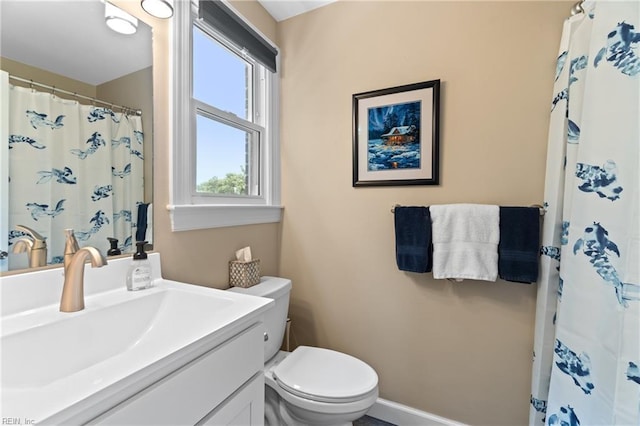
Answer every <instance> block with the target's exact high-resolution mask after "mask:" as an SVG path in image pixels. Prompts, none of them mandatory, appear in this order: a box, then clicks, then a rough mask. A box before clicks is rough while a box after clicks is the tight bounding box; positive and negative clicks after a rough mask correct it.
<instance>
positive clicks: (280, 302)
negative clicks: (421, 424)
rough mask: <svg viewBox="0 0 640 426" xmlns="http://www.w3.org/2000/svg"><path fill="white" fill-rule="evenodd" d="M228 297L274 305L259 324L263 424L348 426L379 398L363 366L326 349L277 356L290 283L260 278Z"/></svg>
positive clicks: (371, 373) (374, 378) (373, 379)
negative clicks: (269, 301)
mask: <svg viewBox="0 0 640 426" xmlns="http://www.w3.org/2000/svg"><path fill="white" fill-rule="evenodd" d="M229 291H235V292H238V293H244V294H250V295H253V296H261V297H268V298H270V299H274V300H275V306H274V307H272V308H271V309H269V310H268V311H267V312H266V314H265V318H264V322H265V326H266V332H267V336H268V339H267V340H266V341H265V365H264V372H265V373H264V374H265V382H266V388H265V424H266V425H269V426H281V425H296V426H297V425H350V424H351V422H352V421H353V420H355V419H357V418H360V417H362V416H363V415H364V414H365V413H366V412H367V411H368V410H369V408H371V406H372V405H373V404H374V403H375V401H376V399H377V398H378V375H377V374H376V372H375V370H374V369H373V368H371V367H370V366H369V365H367V364H365V363H364V362H363V361H361V360H359V359H357V358H354V357H352V356H350V355H346V354H343V353H340V352H336V351H332V350H329V349H321V348H314V347H309V346H300V347H298V348H297V349H296V350H294V351H293V352H284V351H279V349H280V346H281V345H282V339H283V337H284V330H285V325H286V321H287V312H288V310H289V294H290V292H291V280H288V279H285V278H276V277H262V279H261V281H260V284H256V285H254V286H252V287H249V288H240V287H232V288H231V289H229Z"/></svg>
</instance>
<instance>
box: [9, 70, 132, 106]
mask: <svg viewBox="0 0 640 426" xmlns="http://www.w3.org/2000/svg"><path fill="white" fill-rule="evenodd" d="M9 78H12V79H14V80H17V81H21V82H23V83H29V85H30V87H31V88H32V89H33V86H38V87H42V88H44V89H47V90H51V94H52V95H55V94H56V92H58V93H64V94H66V95H71V96H73V97H75V98H82V99H86V100H88V101H91V102H98V103H101V104H104V105H109V106H110V107H111V108H112V109H113V108H114V107H115V108H118V109H121V110H122V111H123V112H124V113H125V114H134V115H137V116H142V110H139V109H135V108H129V107H127V106H122V105H116V104H114V103H111V102H106V101H101V100H100V99H97V98H91V97H89V96H84V95H79V94H78V93H75V92H70V91H68V90H63V89H58V88H56V87H55V86H49V85H48V84H42V83H37V82H35V81H33V80H27V79H26V78H22V77H18V76H15V75H11V74H9Z"/></svg>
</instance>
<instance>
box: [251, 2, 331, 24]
mask: <svg viewBox="0 0 640 426" xmlns="http://www.w3.org/2000/svg"><path fill="white" fill-rule="evenodd" d="M258 1H259V2H260V4H262V6H263V7H264V8H265V9H267V12H269V14H270V15H271V16H273V18H274V19H275V20H276V21H278V22H280V21H284V20H285V19H288V18H291V17H293V16H296V15H300V14H301V13H305V12H308V11H310V10H313V9H317V8H319V7H322V6H326V5H327V4H329V3H333V2H334V1H336V0H258Z"/></svg>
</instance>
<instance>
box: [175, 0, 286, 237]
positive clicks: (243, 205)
mask: <svg viewBox="0 0 640 426" xmlns="http://www.w3.org/2000/svg"><path fill="white" fill-rule="evenodd" d="M225 4H226V5H227V6H229V8H231V9H232V10H233V11H234V12H236V13H237V11H236V10H235V9H233V7H232V6H231V5H230V4H228V3H227V2H225ZM174 7H175V14H174V17H173V21H174V23H173V27H172V40H173V42H172V44H171V54H170V57H171V63H172V64H173V67H172V76H171V77H172V78H171V86H172V87H171V89H172V91H171V101H170V104H171V105H172V111H171V115H172V117H173V121H172V126H171V128H172V134H173V140H172V142H171V145H170V154H169V161H170V164H171V167H170V172H171V176H170V179H169V180H170V182H169V205H167V209H168V210H169V214H170V217H171V230H172V231H174V232H175V231H188V230H194V229H207V228H219V227H227V226H240V225H252V224H261V223H275V222H280V220H281V218H282V206H281V205H280V144H279V134H280V127H279V122H278V116H279V106H280V105H279V92H280V87H279V74H274V75H273V78H269V79H267V84H269V85H270V87H269V88H268V90H270V97H269V98H270V102H271V105H270V107H271V108H266V110H265V112H266V115H267V116H266V117H265V120H266V121H265V122H266V123H269V125H268V126H267V131H266V132H265V140H264V141H261V146H262V149H263V153H262V163H261V164H260V167H261V179H262V180H263V184H262V191H263V193H262V194H261V195H260V197H237V196H236V197H233V196H197V195H194V194H193V193H192V188H191V181H192V176H194V173H195V152H194V147H195V144H194V143H193V142H188V143H185V142H184V141H192V139H191V138H192V135H195V114H194V113H193V112H192V111H193V108H194V105H192V103H191V99H190V98H191V84H192V82H191V46H190V43H189V37H191V36H189V37H184V34H186V33H190V32H191V31H192V27H191V25H192V22H191V2H188V1H185V2H182V1H179V2H175V3H174ZM237 14H238V16H241V15H240V14H239V13H237ZM247 23H248V22H247ZM248 24H249V25H251V24H250V23H248ZM251 26H252V25H251ZM252 28H253V29H254V30H255V31H256V32H258V34H260V35H261V36H262V37H264V38H265V40H268V41H269V42H270V43H271V44H272V45H274V46H275V44H274V43H273V42H271V41H270V40H269V39H268V38H267V37H265V36H264V35H263V34H262V33H261V32H260V31H259V30H258V29H257V28H255V27H254V26H252ZM277 60H278V61H279V57H278V58H277ZM279 65H280V64H278V67H279ZM179 123H186V124H183V125H180V124H179Z"/></svg>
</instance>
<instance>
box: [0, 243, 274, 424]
mask: <svg viewBox="0 0 640 426" xmlns="http://www.w3.org/2000/svg"><path fill="white" fill-rule="evenodd" d="M149 257H150V259H151V260H152V262H155V265H154V268H155V272H154V275H155V276H154V280H153V282H154V287H152V288H150V289H146V290H141V291H136V292H131V291H127V290H126V289H125V285H124V281H122V282H118V281H115V282H114V280H113V277H117V276H122V277H124V276H125V273H126V270H127V268H128V264H129V260H128V259H117V260H114V261H111V260H110V261H109V265H107V266H106V267H103V268H98V269H89V268H87V269H86V271H85V295H86V297H85V309H84V310H82V311H79V312H73V313H63V312H59V303H60V295H61V289H62V277H61V270H59V269H58V270H56V269H53V270H47V271H40V272H36V273H33V274H23V275H17V276H10V277H3V278H2V281H3V282H2V285H1V286H0V292H1V295H2V297H1V298H0V306H1V307H2V316H1V318H0V331H1V334H0V367H1V368H0V387H1V392H0V396H1V401H0V416H1V417H2V418H20V419H25V420H24V421H25V422H27V421H28V422H29V423H47V424H76V423H77V424H83V423H86V422H88V421H90V420H91V419H93V418H94V417H96V416H97V415H98V414H100V413H102V412H104V411H105V410H107V409H108V407H113V406H114V405H116V404H118V403H119V402H121V401H124V400H125V399H127V398H129V397H131V396H132V395H135V394H136V393H138V392H140V391H142V390H143V389H145V388H146V387H148V386H149V385H151V384H152V383H155V382H156V381H158V380H160V379H161V378H163V377H166V376H167V375H169V374H171V373H172V372H173V371H175V370H177V369H179V368H181V367H183V366H184V365H186V364H187V363H189V362H191V361H193V360H195V359H197V358H198V357H200V356H201V355H203V354H205V353H207V352H208V351H210V350H211V349H214V348H216V347H217V346H219V345H221V344H223V343H224V342H225V341H227V340H228V339H230V338H231V337H233V336H235V335H237V334H238V333H239V332H241V331H242V330H244V329H245V328H247V327H249V326H250V325H252V324H255V322H256V321H257V320H258V318H259V316H260V315H262V314H263V313H264V312H265V311H266V309H268V307H269V306H270V305H272V304H273V301H271V300H269V299H264V298H259V297H252V296H247V295H242V294H238V293H233V292H227V291H222V290H216V289H210V288H206V287H200V286H194V285H189V284H185V283H179V282H175V281H170V280H165V279H162V277H161V275H160V262H159V256H158V255H157V254H153V255H150V256H149Z"/></svg>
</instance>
